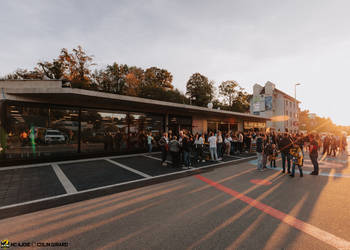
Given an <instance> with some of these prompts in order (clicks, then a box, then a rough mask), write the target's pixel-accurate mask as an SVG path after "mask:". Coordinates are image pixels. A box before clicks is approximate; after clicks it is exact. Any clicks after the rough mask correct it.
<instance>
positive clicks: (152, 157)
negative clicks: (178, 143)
mask: <svg viewBox="0 0 350 250" xmlns="http://www.w3.org/2000/svg"><path fill="white" fill-rule="evenodd" d="M143 156H144V157H147V158H150V159H153V160H157V161H161V160H162V159H160V158H157V157H154V156H150V155H145V154H144V155H143ZM165 162H166V163H169V164H172V162H171V161H168V160H166V161H165Z"/></svg>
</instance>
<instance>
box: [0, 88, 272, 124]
mask: <svg viewBox="0 0 350 250" xmlns="http://www.w3.org/2000/svg"><path fill="white" fill-rule="evenodd" d="M2 97H3V99H5V100H12V101H24V102H35V103H48V104H56V105H66V106H76V107H86V108H98V109H107V110H120V111H135V112H152V113H161V114H166V113H169V114H177V115H199V116H216V117H223V118H224V117H225V118H230V117H231V118H232V117H235V118H240V119H244V120H250V121H263V122H264V121H268V120H270V119H268V118H264V117H260V116H256V115H250V114H245V113H239V112H231V111H225V110H217V109H209V108H205V107H198V106H193V105H187V104H180V103H172V102H165V101H158V100H152V99H146V98H140V97H133V96H126V95H117V94H111V93H104V92H98V91H91V90H84V89H74V88H22V89H18V88H13V89H11V88H6V89H3V96H2Z"/></svg>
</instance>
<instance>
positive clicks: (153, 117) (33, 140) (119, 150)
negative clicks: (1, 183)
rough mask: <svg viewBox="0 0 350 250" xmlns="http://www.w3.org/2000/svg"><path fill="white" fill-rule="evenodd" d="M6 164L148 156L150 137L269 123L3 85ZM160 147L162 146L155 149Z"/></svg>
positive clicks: (46, 87)
mask: <svg viewBox="0 0 350 250" xmlns="http://www.w3.org/2000/svg"><path fill="white" fill-rule="evenodd" d="M0 89H1V94H0V142H1V144H0V145H1V150H0V152H1V153H0V162H2V163H3V164H2V165H5V164H4V162H5V163H6V162H18V161H19V160H28V161H30V160H40V159H47V160H53V159H55V160H63V159H66V158H67V157H68V156H69V157H75V156H83V155H104V154H128V153H134V152H146V146H147V144H146V143H147V142H146V138H147V137H146V135H147V134H148V133H149V132H151V133H152V135H153V137H154V138H155V142H157V141H158V139H160V137H161V135H162V133H163V132H170V131H171V132H172V133H173V134H178V132H179V131H180V130H188V131H190V132H192V133H199V134H207V133H208V132H210V131H214V132H215V131H217V130H221V131H224V132H225V131H226V132H227V131H245V130H250V129H258V130H263V129H265V127H266V120H267V119H265V118H262V117H259V116H255V115H250V114H243V113H238V112H229V111H224V110H216V109H209V108H205V107H197V106H191V105H185V104H178V103H170V102H164V101H157V100H151V99H144V98H138V97H131V96H124V95H116V94H110V93H103V92H97V91H90V90H83V89H74V88H64V87H62V82H61V81H58V80H57V81H56V80H50V81H46V80H45V81H34V80H22V81H18V80H16V81H15V80H13V81H0ZM155 146H156V145H155Z"/></svg>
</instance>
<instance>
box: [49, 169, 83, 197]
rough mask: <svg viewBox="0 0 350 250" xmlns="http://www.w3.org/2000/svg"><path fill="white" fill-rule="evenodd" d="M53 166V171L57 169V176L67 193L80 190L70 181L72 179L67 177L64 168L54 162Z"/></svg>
mask: <svg viewBox="0 0 350 250" xmlns="http://www.w3.org/2000/svg"><path fill="white" fill-rule="evenodd" d="M51 167H52V168H53V171H55V173H56V175H57V178H58V179H59V180H60V182H61V184H62V186H63V187H64V189H65V190H66V192H67V194H74V193H77V192H78V191H77V189H76V188H75V187H74V185H73V184H72V183H71V182H70V180H69V179H68V178H67V176H66V175H65V174H64V173H63V171H62V169H61V168H60V167H59V166H58V165H57V164H55V163H53V164H51Z"/></svg>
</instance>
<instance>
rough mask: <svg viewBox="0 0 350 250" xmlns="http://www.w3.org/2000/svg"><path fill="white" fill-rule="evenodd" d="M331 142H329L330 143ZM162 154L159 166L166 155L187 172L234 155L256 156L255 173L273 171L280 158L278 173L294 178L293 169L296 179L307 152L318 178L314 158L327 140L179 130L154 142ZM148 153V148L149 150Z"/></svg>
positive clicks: (340, 146) (341, 145)
mask: <svg viewBox="0 0 350 250" xmlns="http://www.w3.org/2000/svg"><path fill="white" fill-rule="evenodd" d="M344 138H345V140H344V139H343V138H342V139H340V140H339V141H340V143H339V144H337V145H338V146H337V148H336V149H334V150H335V151H336V153H335V154H334V155H336V154H337V152H341V151H342V150H343V148H344V150H345V147H346V137H345V136H344ZM151 141H153V137H152V135H151V134H149V135H148V142H149V144H150V142H151ZM331 141H332V140H331ZM158 144H159V146H160V149H161V152H162V165H167V164H166V160H167V157H168V155H170V156H171V161H172V165H173V166H174V167H181V166H183V167H184V168H191V167H196V166H197V164H198V163H200V162H205V161H208V160H209V161H220V160H222V158H223V157H224V155H235V154H242V153H244V152H245V153H249V152H256V153H257V157H258V166H257V168H258V170H259V171H264V169H265V168H267V167H266V166H267V165H269V166H270V167H271V168H276V160H277V158H278V157H279V155H280V156H281V160H282V173H286V172H287V173H288V174H290V176H291V177H294V176H295V168H296V167H297V168H298V170H299V173H300V176H301V177H302V176H303V172H302V166H303V164H304V156H305V154H306V152H308V154H309V157H310V160H311V162H312V164H313V166H314V171H313V172H312V173H311V174H312V175H318V174H319V167H318V156H319V152H320V148H321V147H323V150H324V152H326V153H327V150H328V145H332V143H330V144H327V139H325V138H321V137H320V136H319V135H317V134H309V135H303V134H302V133H300V134H299V133H298V134H292V133H288V132H285V133H280V132H272V133H259V132H255V131H250V132H246V133H243V132H226V133H225V132H221V131H217V133H214V132H209V134H198V133H196V134H194V135H193V134H191V133H189V132H188V131H185V130H182V131H180V132H179V134H178V135H173V133H172V131H169V133H164V134H163V136H162V138H161V139H160V140H159V142H158ZM149 149H150V151H149V152H151V149H152V147H151V146H150V147H149Z"/></svg>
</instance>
